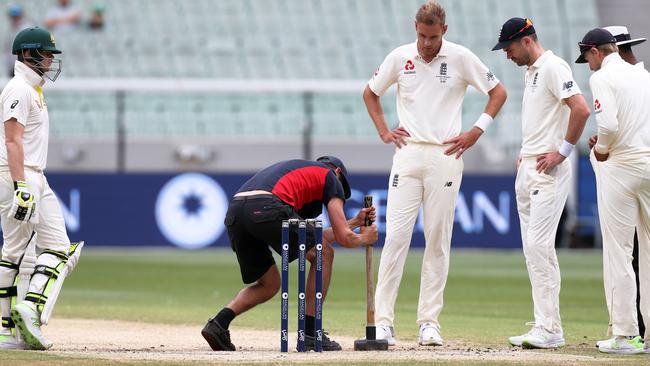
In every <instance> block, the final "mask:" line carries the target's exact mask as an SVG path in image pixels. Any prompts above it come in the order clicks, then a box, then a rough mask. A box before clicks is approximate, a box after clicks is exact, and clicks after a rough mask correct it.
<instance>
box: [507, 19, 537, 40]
mask: <svg viewBox="0 0 650 366" xmlns="http://www.w3.org/2000/svg"><path fill="white" fill-rule="evenodd" d="M532 26H533V21H532V20H530V19H528V18H526V25H524V27H523V28H521V29H520V30H518V31H517V32H516V33H515V34H512V35H511V36H510V37H508V39H512V38H513V37H516V36H517V35H518V34H521V33H522V32H523V31H525V30H526V29H528V28H530V27H532Z"/></svg>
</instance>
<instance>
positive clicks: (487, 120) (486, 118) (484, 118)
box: [474, 113, 494, 132]
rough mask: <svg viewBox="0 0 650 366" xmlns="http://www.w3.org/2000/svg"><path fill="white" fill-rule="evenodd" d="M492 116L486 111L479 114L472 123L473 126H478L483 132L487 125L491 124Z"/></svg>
mask: <svg viewBox="0 0 650 366" xmlns="http://www.w3.org/2000/svg"><path fill="white" fill-rule="evenodd" d="M493 121H494V118H492V116H490V115H489V114H487V113H483V114H481V116H480V117H479V118H478V119H477V120H476V123H474V126H475V127H478V128H480V129H481V130H482V131H483V132H485V131H487V129H488V127H490V125H491V124H492V122H493Z"/></svg>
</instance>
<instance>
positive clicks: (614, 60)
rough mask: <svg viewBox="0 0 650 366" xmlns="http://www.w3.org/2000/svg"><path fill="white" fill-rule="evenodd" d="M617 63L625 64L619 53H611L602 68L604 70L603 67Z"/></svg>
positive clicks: (604, 60) (606, 57)
mask: <svg viewBox="0 0 650 366" xmlns="http://www.w3.org/2000/svg"><path fill="white" fill-rule="evenodd" d="M617 62H625V61H623V59H622V58H621V55H619V54H618V52H614V53H610V54H609V55H607V56H605V58H604V59H603V63H602V65H600V68H601V69H602V68H603V67H605V66H607V65H609V64H610V63H617Z"/></svg>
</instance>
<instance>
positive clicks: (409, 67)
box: [404, 60, 415, 75]
mask: <svg viewBox="0 0 650 366" xmlns="http://www.w3.org/2000/svg"><path fill="white" fill-rule="evenodd" d="M408 74H415V64H414V63H413V61H411V60H408V61H406V65H404V75H408Z"/></svg>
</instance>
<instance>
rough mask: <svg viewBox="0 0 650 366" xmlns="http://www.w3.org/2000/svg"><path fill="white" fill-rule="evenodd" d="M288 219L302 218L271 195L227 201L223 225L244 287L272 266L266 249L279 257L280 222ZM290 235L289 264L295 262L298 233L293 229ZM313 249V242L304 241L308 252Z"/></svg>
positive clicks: (273, 261) (270, 257)
mask: <svg viewBox="0 0 650 366" xmlns="http://www.w3.org/2000/svg"><path fill="white" fill-rule="evenodd" d="M287 219H302V218H301V217H300V216H299V215H298V214H296V213H295V212H294V211H293V208H292V207H291V206H289V205H287V204H286V203H284V202H283V201H282V200H280V199H279V198H278V197H276V196H273V195H256V196H248V197H235V198H233V199H232V201H230V205H229V206H228V213H227V214H226V219H225V220H224V224H225V225H226V228H227V229H228V237H229V238H230V245H231V247H232V250H233V251H234V252H235V254H237V261H238V262H239V269H240V271H241V277H242V280H243V281H244V283H246V284H249V283H253V282H255V281H257V280H258V279H259V278H260V277H262V275H264V274H265V273H266V271H268V270H269V268H270V267H271V266H273V265H275V260H274V259H273V254H272V253H271V251H270V250H269V246H270V247H271V248H273V250H274V251H275V252H276V253H278V254H281V248H282V243H281V242H282V221H283V220H287ZM289 235H290V240H289V242H290V243H291V245H290V246H289V260H290V261H294V260H295V259H296V258H297V257H298V245H297V238H298V233H297V230H296V229H295V228H292V230H291V232H290V233H289ZM312 246H313V240H307V250H309V249H310V248H311V247H312Z"/></svg>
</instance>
